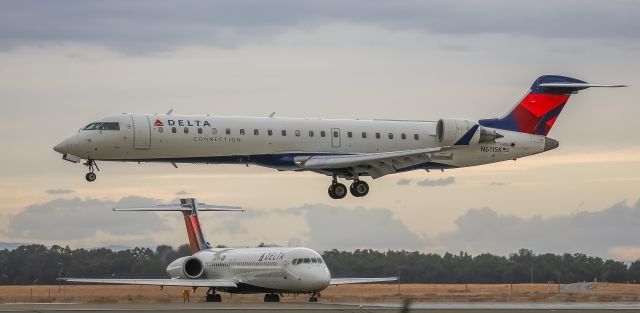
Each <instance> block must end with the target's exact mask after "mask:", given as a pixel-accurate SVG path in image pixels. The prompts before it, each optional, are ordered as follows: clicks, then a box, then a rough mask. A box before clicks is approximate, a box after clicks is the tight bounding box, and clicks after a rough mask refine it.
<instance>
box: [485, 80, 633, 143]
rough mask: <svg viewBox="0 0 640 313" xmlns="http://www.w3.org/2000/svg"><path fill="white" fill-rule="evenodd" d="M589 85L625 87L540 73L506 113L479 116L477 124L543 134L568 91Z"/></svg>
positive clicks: (558, 113)
mask: <svg viewBox="0 0 640 313" xmlns="http://www.w3.org/2000/svg"><path fill="white" fill-rule="evenodd" d="M590 87H626V86H625V85H599V84H590V83H587V82H585V81H581V80H578V79H575V78H571V77H566V76H558V75H544V76H540V77H538V79H536V80H535V81H534V82H533V85H531V90H530V91H529V92H528V93H527V94H526V95H525V96H524V98H522V100H520V102H519V103H518V104H516V106H515V107H514V108H513V109H512V110H511V112H509V113H508V114H507V115H506V116H504V117H501V118H492V119H484V120H480V125H482V126H485V127H492V128H497V129H504V130H511V131H517V132H522V133H528V134H535V135H544V136H546V135H547V134H548V133H549V131H550V130H551V127H553V124H554V123H555V122H556V120H557V119H558V115H560V112H561V111H562V109H563V108H564V106H565V104H567V101H568V100H569V97H570V96H571V94H574V93H577V92H578V91H580V90H582V89H587V88H590Z"/></svg>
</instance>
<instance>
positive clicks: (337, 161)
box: [293, 147, 453, 178]
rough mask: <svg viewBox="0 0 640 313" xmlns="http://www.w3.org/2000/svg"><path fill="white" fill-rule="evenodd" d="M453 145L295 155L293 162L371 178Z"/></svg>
mask: <svg viewBox="0 0 640 313" xmlns="http://www.w3.org/2000/svg"><path fill="white" fill-rule="evenodd" d="M451 149H453V147H437V148H426V149H415V150H402V151H392V152H377V153H363V154H344V155H314V156H297V157H295V158H294V159H293V161H294V163H295V164H296V165H297V166H299V167H301V168H303V169H309V170H327V171H330V170H331V169H344V168H349V169H351V170H352V172H355V173H361V172H365V173H367V174H368V175H370V176H371V177H373V178H378V177H381V176H384V175H387V174H392V173H395V172H397V171H398V170H399V169H402V168H405V167H409V166H413V165H417V164H421V163H425V162H429V161H431V155H432V154H433V153H437V152H443V151H447V150H451Z"/></svg>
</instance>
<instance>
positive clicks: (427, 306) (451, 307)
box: [0, 302, 640, 313]
mask: <svg viewBox="0 0 640 313" xmlns="http://www.w3.org/2000/svg"><path fill="white" fill-rule="evenodd" d="M402 310H403V304H402V303H152V304H128V303H120V304H119V303H105V304H84V303H83V304H76V303H54V304H52V303H23V304H20V303H11V304H0V312H57V313H60V312H98V311H99V312H118V313H125V312H150V311H152V312H166V313H174V312H175V313H178V312H184V311H198V312H221V311H233V312H237V313H243V312H247V313H250V312H260V311H265V312H292V313H293V312H323V313H327V312H401V311H402ZM585 310H588V311H589V312H590V313H600V312H618V311H629V312H631V311H638V312H640V304H639V303H628V302H627V303H621V302H613V303H612V302H606V303H605V302H589V303H564V302H563V303H539V302H536V303H524V302H520V303H509V302H480V303H470V302H415V303H411V304H410V306H409V311H410V312H443V313H445V312H446V313H458V312H460V313H461V312H474V313H484V312H495V311H500V312H501V313H520V312H532V311H541V312H543V311H544V312H551V311H562V312H566V313H572V312H584V311H585Z"/></svg>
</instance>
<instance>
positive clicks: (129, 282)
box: [58, 278, 238, 288]
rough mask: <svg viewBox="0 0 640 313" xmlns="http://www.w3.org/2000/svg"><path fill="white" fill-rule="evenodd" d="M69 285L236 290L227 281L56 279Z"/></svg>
mask: <svg viewBox="0 0 640 313" xmlns="http://www.w3.org/2000/svg"><path fill="white" fill-rule="evenodd" d="M58 279H59V280H61V281H65V282H70V283H90V284H115V285H151V286H182V287H225V288H237V287H238V285H236V283H235V282H233V281H231V280H227V279H118V278H116V279H109V278H105V279H100V278H58Z"/></svg>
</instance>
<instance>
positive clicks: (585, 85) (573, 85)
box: [538, 83, 628, 89]
mask: <svg viewBox="0 0 640 313" xmlns="http://www.w3.org/2000/svg"><path fill="white" fill-rule="evenodd" d="M538 86H540V87H545V88H547V87H550V88H554V87H555V88H580V89H584V88H591V87H607V88H619V87H628V86H627V85H602V84H589V83H542V84H538Z"/></svg>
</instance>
